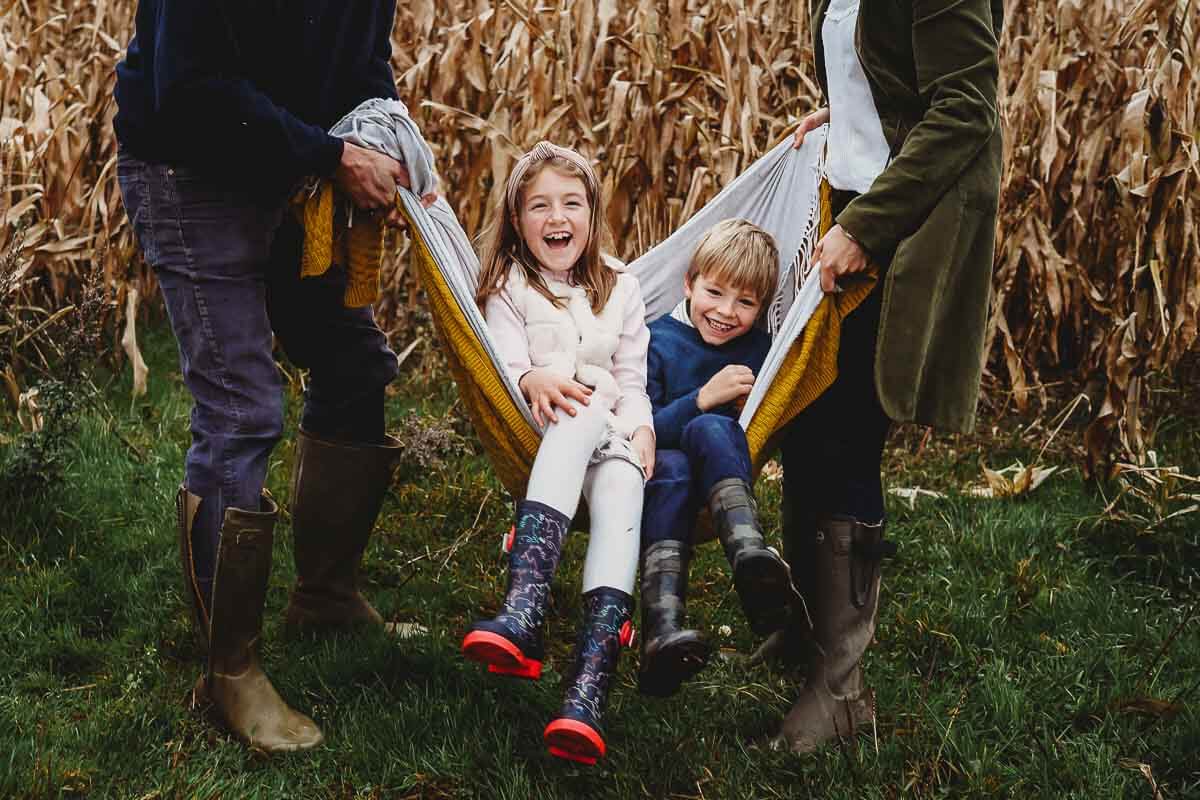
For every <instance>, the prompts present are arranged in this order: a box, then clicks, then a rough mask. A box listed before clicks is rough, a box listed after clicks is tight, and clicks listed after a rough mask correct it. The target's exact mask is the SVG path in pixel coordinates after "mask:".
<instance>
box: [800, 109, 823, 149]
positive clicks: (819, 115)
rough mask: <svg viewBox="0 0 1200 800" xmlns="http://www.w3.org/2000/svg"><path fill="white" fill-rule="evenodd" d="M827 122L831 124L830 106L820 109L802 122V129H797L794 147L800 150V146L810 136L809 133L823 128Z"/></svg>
mask: <svg viewBox="0 0 1200 800" xmlns="http://www.w3.org/2000/svg"><path fill="white" fill-rule="evenodd" d="M826 122H829V106H826V107H825V108H821V109H818V110H816V111H814V112H812V113H811V114H809V115H808V116H807V117H805V118H804V119H802V120H800V127H799V128H796V134H795V138H794V139H792V147H793V148H796V149H799V148H800V145H802V144H804V137H805V136H807V135H808V132H809V131H811V130H814V129H816V128H819V127H821V126H822V125H824V124H825V123H826Z"/></svg>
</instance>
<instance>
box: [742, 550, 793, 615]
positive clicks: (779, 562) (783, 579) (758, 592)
mask: <svg viewBox="0 0 1200 800" xmlns="http://www.w3.org/2000/svg"><path fill="white" fill-rule="evenodd" d="M733 585H734V586H735V587H736V588H737V593H738V599H740V600H741V601H742V610H743V611H744V612H745V613H746V619H747V620H748V621H749V623H750V630H752V631H754V632H755V633H757V634H758V635H760V636H764V635H766V634H769V633H773V632H774V631H777V630H779V629H780V628H782V627H783V626H784V625H785V624H786V623H787V621H788V617H789V615H790V614H791V608H792V604H793V603H794V602H795V601H796V600H797V599H798V597H799V594H798V593H797V591H796V587H794V586H793V585H792V573H791V570H790V569H788V565H787V562H785V561H784V560H783V559H782V558H780V556H779V554H778V553H776V552H775V550H774V549H773V548H770V547H764V548H756V549H750V548H747V549H744V550H742V551H740V552H739V553H738V554H737V557H736V558H735V559H734V563H733Z"/></svg>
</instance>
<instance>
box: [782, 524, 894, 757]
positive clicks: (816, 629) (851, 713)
mask: <svg viewBox="0 0 1200 800" xmlns="http://www.w3.org/2000/svg"><path fill="white" fill-rule="evenodd" d="M813 552H814V563H813V576H814V578H813V586H812V592H811V594H810V597H811V602H810V603H809V611H810V613H811V614H812V620H813V640H814V643H815V645H816V649H817V651H818V652H817V655H816V657H815V658H814V660H813V662H812V664H811V666H810V668H809V672H808V681H807V683H806V685H805V687H804V689H803V690H802V691H801V693H800V697H799V699H797V700H796V703H795V705H794V706H792V709H791V711H790V712H788V715H787V717H785V718H784V720H783V725H782V727H781V728H780V731H779V735H778V736H777V737H776V739H775V742H774V744H775V745H776V746H777V747H788V748H790V749H791V750H793V751H795V752H797V753H807V752H811V751H813V750H815V749H816V748H817V747H819V746H820V745H821V744H823V743H824V742H827V741H829V740H830V739H833V738H835V737H837V738H844V737H847V736H850V735H851V734H853V733H854V732H855V731H856V730H857V729H858V727H859V726H861V725H866V724H869V723H873V722H874V720H875V697H874V694H873V693H872V692H871V690H870V689H868V688H866V686H865V685H864V684H863V678H862V669H861V667H860V666H859V662H860V661H861V659H862V657H863V654H864V653H865V652H866V650H867V647H868V646H869V645H870V643H871V639H872V637H873V636H874V634H875V616H876V613H877V612H878V609H879V562H880V559H882V558H883V557H885V556H890V555H892V554H894V553H895V545H894V544H892V543H891V542H889V541H886V540H885V539H884V538H883V524H882V523H880V524H878V525H866V524H863V523H861V522H859V521H858V520H856V519H854V518H852V517H845V516H831V517H827V518H824V519H822V520H821V521H820V523H819V524H818V526H817V535H816V538H815V542H814V550H813Z"/></svg>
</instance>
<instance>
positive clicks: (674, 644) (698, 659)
mask: <svg viewBox="0 0 1200 800" xmlns="http://www.w3.org/2000/svg"><path fill="white" fill-rule="evenodd" d="M711 653H712V648H711V647H709V645H708V642H706V641H705V640H704V637H703V636H701V635H700V632H699V631H693V630H677V631H672V632H670V633H668V634H665V635H663V636H659V637H658V638H656V639H654V640H653V641H650V642H647V643H646V645H645V647H643V648H642V662H641V665H640V667H639V669H638V691H639V692H641V693H642V694H645V695H650V696H651V697H670V696H671V695H673V694H675V692H677V691H679V687H680V685H682V684H683V682H684V681H686V680H688V679H689V678H691V677H692V676H693V675H695V674H696V673H697V672H699V671H700V670H702V669H704V667H705V666H707V665H708V659H709V655H710V654H711Z"/></svg>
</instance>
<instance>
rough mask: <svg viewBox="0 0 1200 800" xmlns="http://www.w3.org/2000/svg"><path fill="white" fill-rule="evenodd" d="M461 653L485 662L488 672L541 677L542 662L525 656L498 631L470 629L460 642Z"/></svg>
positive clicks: (482, 662)
mask: <svg viewBox="0 0 1200 800" xmlns="http://www.w3.org/2000/svg"><path fill="white" fill-rule="evenodd" d="M462 654H463V656H464V657H465V658H468V659H470V660H471V661H478V662H480V663H481V664H487V667H488V672H491V673H493V674H496V675H512V676H513V677H517V678H525V679H527V680H534V681H536V680H538V679H540V678H541V677H542V662H541V661H539V660H537V659H534V658H527V657H526V656H525V654H524V653H522V652H521V648H519V647H517V646H516V645H515V644H513V643H512V642H510V641H509V640H508V639H505V638H504V637H503V636H501V635H500V634H498V633H491V632H490V631H471V632H470V633H468V634H467V635H466V636H465V637H464V638H463V642H462Z"/></svg>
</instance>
